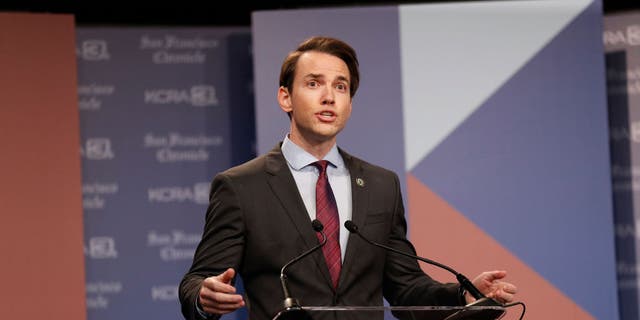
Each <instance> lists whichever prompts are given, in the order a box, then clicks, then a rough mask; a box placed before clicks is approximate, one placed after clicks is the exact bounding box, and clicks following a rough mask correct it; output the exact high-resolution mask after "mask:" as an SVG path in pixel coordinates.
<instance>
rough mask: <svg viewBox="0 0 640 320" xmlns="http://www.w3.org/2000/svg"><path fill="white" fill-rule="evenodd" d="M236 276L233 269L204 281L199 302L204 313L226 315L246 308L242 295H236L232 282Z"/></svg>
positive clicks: (199, 294)
mask: <svg viewBox="0 0 640 320" xmlns="http://www.w3.org/2000/svg"><path fill="white" fill-rule="evenodd" d="M235 275H236V271H235V270H233V269H232V268H229V269H227V270H226V271H225V272H223V273H221V274H219V275H217V276H215V277H209V278H206V279H204V281H203V282H202V286H201V287H200V292H199V293H198V301H199V303H200V306H201V307H202V311H204V312H206V313H208V314H225V313H229V312H233V311H235V310H237V309H239V308H242V307H244V299H243V298H242V295H239V294H236V288H235V287H234V286H232V285H231V280H232V279H233V277H234V276H235Z"/></svg>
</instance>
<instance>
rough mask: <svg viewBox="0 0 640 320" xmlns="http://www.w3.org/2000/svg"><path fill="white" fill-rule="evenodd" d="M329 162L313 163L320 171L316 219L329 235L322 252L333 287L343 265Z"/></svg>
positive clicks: (338, 221) (335, 285)
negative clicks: (329, 175)
mask: <svg viewBox="0 0 640 320" xmlns="http://www.w3.org/2000/svg"><path fill="white" fill-rule="evenodd" d="M328 163H329V162H328V161H327V160H320V161H317V162H314V163H313V164H312V165H313V166H315V167H316V168H318V170H319V171H320V175H319V176H318V182H317V183H316V219H318V220H320V222H322V224H323V225H324V231H325V234H326V235H327V244H325V245H324V246H323V247H322V253H324V259H325V261H326V262H327V267H329V274H330V275H331V281H332V282H333V287H334V288H337V287H338V278H339V276H340V268H341V267H342V261H341V260H342V259H341V254H340V218H339V217H338V206H337V205H336V198H335V197H334V196H333V191H332V190H331V185H329V179H328V178H327V164H328ZM318 239H320V240H322V236H320V235H318Z"/></svg>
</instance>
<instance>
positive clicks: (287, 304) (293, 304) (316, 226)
mask: <svg viewBox="0 0 640 320" xmlns="http://www.w3.org/2000/svg"><path fill="white" fill-rule="evenodd" d="M311 227H312V228H313V230H314V231H315V232H320V234H321V235H322V241H321V242H320V243H319V244H318V245H316V246H314V247H312V248H311V249H309V250H307V251H305V252H303V253H302V254H301V255H299V256H297V257H295V258H293V259H291V261H289V262H287V264H285V265H284V266H283V267H282V269H281V270H280V284H281V285H282V292H283V293H284V309H285V311H287V310H289V309H300V303H298V300H297V299H295V298H293V297H291V293H290V292H289V287H288V286H287V276H286V274H285V270H286V269H287V268H289V267H290V266H291V265H292V264H294V263H296V262H298V261H300V259H302V258H304V257H306V256H308V255H310V254H311V253H312V252H314V251H316V250H318V249H320V248H322V246H324V245H325V244H326V243H327V235H326V234H324V232H322V230H323V229H324V226H323V225H322V223H321V222H320V221H318V220H317V219H315V220H313V221H312V222H311Z"/></svg>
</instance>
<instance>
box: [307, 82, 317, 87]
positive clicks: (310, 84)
mask: <svg viewBox="0 0 640 320" xmlns="http://www.w3.org/2000/svg"><path fill="white" fill-rule="evenodd" d="M307 85H308V86H309V87H312V88H315V87H317V86H318V82H316V81H309V83H308V84H307Z"/></svg>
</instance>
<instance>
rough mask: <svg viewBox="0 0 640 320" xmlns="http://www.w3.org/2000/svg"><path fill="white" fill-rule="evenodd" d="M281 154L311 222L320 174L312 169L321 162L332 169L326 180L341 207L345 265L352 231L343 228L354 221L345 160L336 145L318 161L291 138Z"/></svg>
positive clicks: (341, 244) (341, 236)
mask: <svg viewBox="0 0 640 320" xmlns="http://www.w3.org/2000/svg"><path fill="white" fill-rule="evenodd" d="M281 149H282V154H283V155H284V158H285V159H286V160H287V164H289V170H291V174H292V175H293V179H294V180H295V181H296V185H297V186H298V191H299V192H300V196H302V201H303V202H304V206H305V207H306V208H307V213H309V218H310V219H311V220H309V221H313V220H314V219H315V218H316V182H317V181H318V175H319V174H320V172H319V171H318V168H316V167H314V166H313V165H311V164H312V163H314V162H316V161H318V160H327V161H329V163H331V165H329V166H327V176H328V178H329V184H330V185H331V190H333V195H334V197H335V198H336V204H337V205H338V215H339V216H340V251H341V255H342V261H344V253H345V251H346V249H347V240H348V239H349V230H347V229H346V228H345V227H344V222H345V221H347V220H351V210H352V208H351V178H350V175H349V170H348V169H347V167H346V166H345V164H344V161H343V160H342V156H341V155H340V152H338V147H337V146H336V145H333V147H332V148H331V150H330V151H329V153H327V155H326V156H325V157H324V159H316V157H314V156H312V155H311V154H310V153H308V152H307V151H305V150H304V149H302V148H301V147H299V146H298V145H296V144H295V143H293V141H291V140H290V139H289V137H288V136H287V137H285V138H284V140H283V142H282V147H281Z"/></svg>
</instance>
